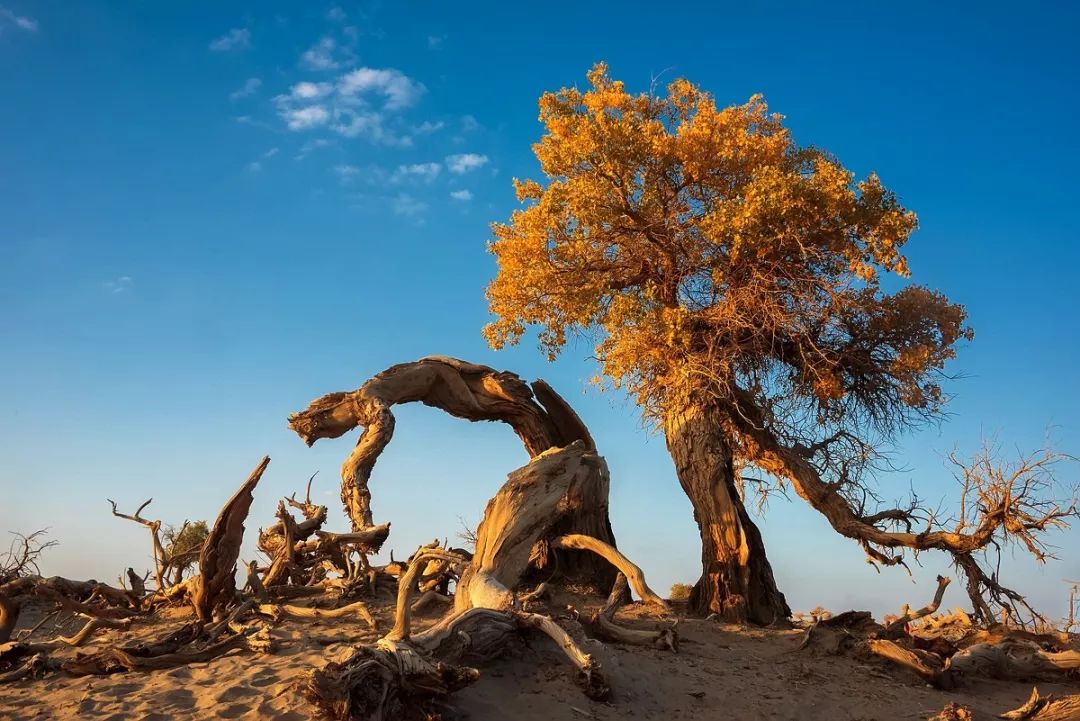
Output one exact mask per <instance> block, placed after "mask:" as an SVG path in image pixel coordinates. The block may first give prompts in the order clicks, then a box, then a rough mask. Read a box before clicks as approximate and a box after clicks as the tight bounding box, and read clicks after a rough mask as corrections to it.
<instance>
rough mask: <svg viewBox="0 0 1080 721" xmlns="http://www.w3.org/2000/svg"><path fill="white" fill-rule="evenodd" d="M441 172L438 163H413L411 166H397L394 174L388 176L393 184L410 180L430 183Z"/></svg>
mask: <svg viewBox="0 0 1080 721" xmlns="http://www.w3.org/2000/svg"><path fill="white" fill-rule="evenodd" d="M441 170H442V166H441V165H439V164H438V163H413V164H412V165H399V166H398V167H397V170H395V171H394V174H393V175H392V176H390V180H391V181H392V182H395V183H400V182H402V181H404V180H408V179H410V178H415V179H417V180H422V181H424V182H426V183H430V182H431V181H433V180H435V178H437V177H439V172H440V171H441Z"/></svg>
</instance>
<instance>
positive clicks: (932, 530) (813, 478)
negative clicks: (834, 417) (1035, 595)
mask: <svg viewBox="0 0 1080 721" xmlns="http://www.w3.org/2000/svg"><path fill="white" fill-rule="evenodd" d="M735 400H736V406H737V409H738V411H739V412H738V413H737V414H734V415H733V416H732V417H731V422H732V424H733V427H734V428H735V430H736V431H737V433H738V434H739V436H740V437H741V438H742V440H743V445H744V448H743V451H744V453H745V454H746V455H747V456H748V457H751V458H753V459H754V463H755V464H756V465H757V466H758V467H759V468H761V469H762V470H764V471H765V472H767V473H770V474H772V475H774V476H776V477H778V478H783V479H785V480H787V481H788V482H790V483H791V485H792V487H793V488H794V489H795V491H796V493H798V494H799V496H801V497H802V498H803V499H804V500H806V501H807V502H808V503H809V504H810V506H811V507H813V508H814V509H815V510H817V511H818V512H820V513H821V514H822V515H824V516H825V518H826V519H827V520H828V521H829V523H830V525H832V527H833V528H834V529H835V530H836V531H837V532H838V533H840V534H841V535H843V536H846V537H848V538H852V539H854V540H856V541H857V542H859V543H860V544H861V545H862V546H863V548H864V549H865V550H866V552H867V554H868V556H869V557H870V559H871V560H872V561H873V562H875V563H881V564H885V565H899V564H901V563H902V562H903V555H902V553H903V551H904V550H905V549H907V550H911V551H916V552H917V551H926V550H940V551H945V552H947V553H949V554H951V555H952V557H953V559H954V561H955V562H956V564H957V565H958V566H959V567H960V568H961V570H963V571H964V573H965V574H966V575H967V577H968V593H969V596H970V597H971V600H972V603H973V604H974V605H975V615H976V617H977V618H978V619H979V620H980V621H982V622H984V623H993V622H994V621H995V620H996V619H995V614H994V613H993V612H992V610H991V608H990V605H989V603H992V604H996V605H998V606H999V608H1001V609H1002V610H1004V611H1006V612H1008V613H1010V615H1012V616H1013V618H1014V619H1015V620H1016V621H1018V622H1020V623H1024V622H1025V620H1024V619H1022V618H1020V616H1019V614H1018V613H1016V611H1017V610H1018V608H1017V607H1019V608H1023V609H1024V610H1026V611H1028V612H1029V614H1031V615H1032V619H1034V620H1040V619H1041V617H1040V616H1038V614H1035V613H1034V611H1033V610H1032V609H1031V607H1030V606H1029V605H1027V603H1026V602H1025V601H1024V599H1023V596H1022V595H1020V594H1019V593H1016V592H1015V591H1012V590H1011V589H1008V588H1006V587H1004V586H1002V585H1001V584H1000V583H999V582H998V581H997V579H996V577H994V576H993V575H992V574H988V573H986V572H985V571H983V570H982V569H981V568H980V567H979V565H978V563H977V562H976V561H975V559H974V557H973V554H974V553H977V552H979V551H982V550H984V549H986V548H988V547H989V548H993V547H994V546H995V545H996V546H1000V545H1001V544H1003V543H1012V544H1016V545H1019V546H1020V547H1022V548H1025V549H1026V550H1027V551H1028V552H1030V553H1031V554H1032V556H1033V557H1034V558H1035V559H1036V560H1037V561H1040V562H1041V561H1044V560H1046V559H1047V558H1050V557H1051V554H1050V553H1049V551H1048V548H1047V546H1046V542H1045V540H1044V538H1045V534H1046V532H1047V531H1050V530H1053V529H1061V528H1065V527H1067V526H1068V525H1069V523H1071V522H1072V521H1073V520H1074V519H1076V518H1077V517H1078V516H1080V507H1078V504H1077V497H1078V486H1077V485H1076V484H1073V485H1071V486H1068V487H1066V488H1065V489H1062V488H1061V484H1059V483H1058V481H1057V477H1056V469H1057V467H1058V466H1059V465H1061V464H1062V463H1064V462H1065V461H1071V460H1074V459H1073V458H1072V457H1071V456H1067V455H1065V454H1062V453H1057V452H1055V451H1052V450H1050V449H1043V450H1041V451H1038V452H1036V453H1033V454H1030V455H1023V456H1021V457H1020V458H1019V459H1018V460H1017V461H1015V462H1013V463H1003V462H1000V461H998V460H997V453H996V449H995V448H993V447H991V446H985V447H984V448H983V450H982V451H981V452H980V453H978V454H976V456H975V457H974V459H973V460H972V461H970V462H962V461H961V460H960V459H959V458H957V457H956V456H955V455H953V456H952V457H951V461H952V463H953V465H954V468H955V469H956V472H955V476H956V478H957V481H958V482H959V484H960V491H961V503H960V508H959V511H958V513H957V514H956V517H955V518H954V519H953V523H952V524H951V526H946V525H945V519H944V518H942V517H940V516H939V515H938V514H934V513H929V512H927V513H925V514H924V515H925V516H926V518H925V521H926V528H925V529H924V530H922V531H921V532H916V531H914V530H910V529H908V530H889V528H890V527H892V528H895V527H896V526H897V521H898V519H900V518H901V517H903V518H904V520H907V521H913V520H915V518H914V516H913V515H912V514H911V513H905V512H903V511H901V510H892V511H889V512H888V513H884V514H871V515H867V514H865V513H863V512H862V511H861V509H859V508H856V507H855V506H854V505H853V504H852V502H851V500H850V498H848V497H845V495H844V493H843V492H842V491H843V489H844V488H845V487H846V485H845V483H843V482H834V483H830V482H827V481H826V480H825V479H824V478H823V477H822V475H821V470H820V468H819V467H817V466H815V464H814V463H813V462H812V461H811V459H810V458H809V457H808V456H807V454H806V453H805V452H803V451H802V450H800V449H799V448H798V447H791V446H787V445H785V444H784V443H783V442H782V441H781V439H780V435H779V434H774V432H773V426H772V425H771V424H770V423H769V422H768V420H767V419H766V418H765V417H764V416H763V415H762V411H761V408H760V407H759V406H758V405H757V403H756V401H755V398H754V396H753V394H751V393H749V392H747V391H744V390H742V389H735ZM841 480H843V479H841ZM901 525H903V524H901ZM988 601H989V603H988Z"/></svg>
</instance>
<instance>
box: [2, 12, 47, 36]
mask: <svg viewBox="0 0 1080 721" xmlns="http://www.w3.org/2000/svg"><path fill="white" fill-rule="evenodd" d="M9 24H10V25H14V26H15V27H16V28H18V29H19V30H22V31H23V32H27V33H36V32H37V31H38V21H37V20H35V19H34V18H31V17H27V16H25V15H17V14H15V13H14V12H12V11H11V10H8V9H7V8H6V7H4V6H3V5H0V30H2V29H3V27H4V26H5V25H9Z"/></svg>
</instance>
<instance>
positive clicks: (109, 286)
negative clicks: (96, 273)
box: [101, 275, 134, 294]
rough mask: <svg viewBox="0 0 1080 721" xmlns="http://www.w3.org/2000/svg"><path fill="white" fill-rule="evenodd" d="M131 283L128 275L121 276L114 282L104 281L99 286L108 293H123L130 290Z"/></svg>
mask: <svg viewBox="0 0 1080 721" xmlns="http://www.w3.org/2000/svg"><path fill="white" fill-rule="evenodd" d="M133 282H134V281H133V280H132V278H131V276H130V275H122V276H120V277H119V278H116V279H114V280H107V281H105V282H104V283H102V284H101V287H102V288H104V289H105V290H106V291H107V292H109V293H114V294H115V293H123V292H124V291H126V290H130V289H131V284H132V283H133Z"/></svg>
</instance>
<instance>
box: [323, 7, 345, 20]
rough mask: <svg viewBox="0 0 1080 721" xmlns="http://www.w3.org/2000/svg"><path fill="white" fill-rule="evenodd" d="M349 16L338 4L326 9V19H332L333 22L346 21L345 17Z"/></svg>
mask: <svg viewBox="0 0 1080 721" xmlns="http://www.w3.org/2000/svg"><path fill="white" fill-rule="evenodd" d="M347 17H348V16H347V15H346V14H345V11H344V10H342V9H341V8H340V7H338V6H337V5H335V6H334V7H332V8H330V9H329V10H327V11H326V19H327V20H330V21H331V22H335V23H343V22H345V19H346V18H347Z"/></svg>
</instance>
